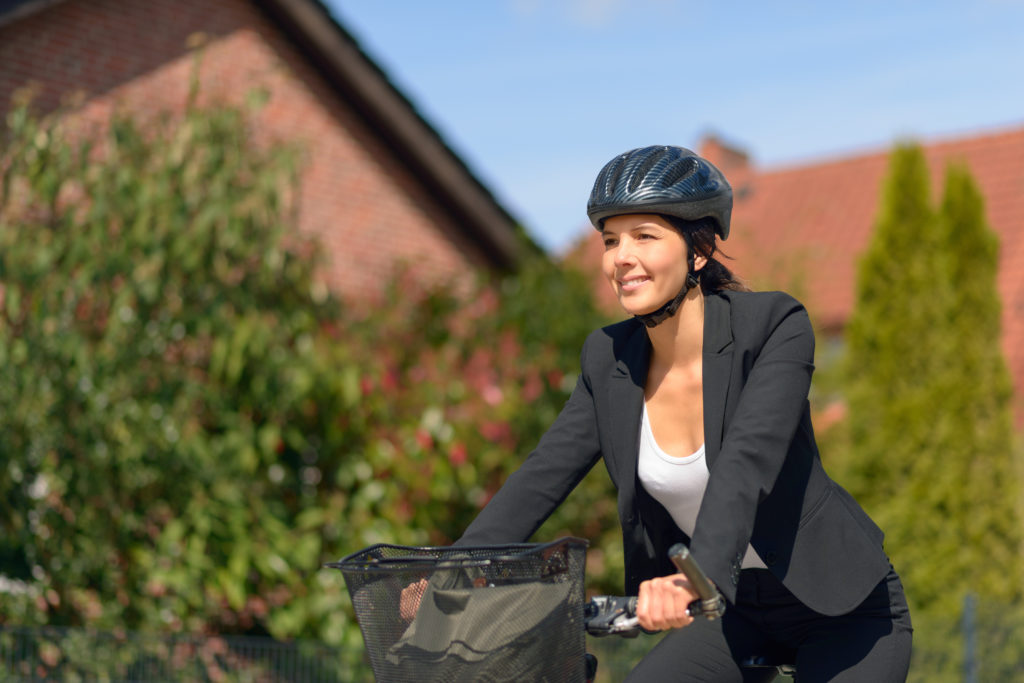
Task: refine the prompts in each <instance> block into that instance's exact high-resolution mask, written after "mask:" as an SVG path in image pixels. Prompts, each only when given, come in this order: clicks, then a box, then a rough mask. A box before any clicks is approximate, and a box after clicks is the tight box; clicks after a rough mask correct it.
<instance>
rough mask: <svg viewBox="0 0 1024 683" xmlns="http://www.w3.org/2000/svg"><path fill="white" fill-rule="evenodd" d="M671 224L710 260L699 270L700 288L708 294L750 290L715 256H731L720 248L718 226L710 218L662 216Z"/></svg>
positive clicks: (696, 251)
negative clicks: (684, 218)
mask: <svg viewBox="0 0 1024 683" xmlns="http://www.w3.org/2000/svg"><path fill="white" fill-rule="evenodd" d="M662 218H664V219H665V220H666V221H668V223H669V225H671V226H672V227H673V228H675V229H676V230H677V231H679V233H680V234H682V235H684V237H685V238H686V240H687V242H688V244H689V245H690V248H691V249H693V252H694V255H695V256H703V257H704V258H706V259H707V260H708V262H707V264H705V266H704V267H703V268H701V269H700V270H698V271H697V280H698V281H699V282H700V288H701V290H702V291H703V292H705V293H706V294H712V293H714V292H718V291H721V290H723V289H728V290H732V291H737V292H749V291H750V287H748V286H747V285H746V284H745V283H744V282H743V281H742V280H740V279H739V278H738V277H736V276H735V275H733V273H732V271H731V270H729V269H728V268H726V267H725V266H724V265H723V264H722V262H721V261H719V260H718V259H716V258H714V256H715V254H722V256H723V257H725V258H729V256H728V255H726V254H725V253H723V252H722V251H721V250H720V249H719V248H718V240H717V236H716V226H715V222H714V220H712V219H710V218H700V219H698V220H695V221H687V220H683V219H682V218H676V217H675V216H662Z"/></svg>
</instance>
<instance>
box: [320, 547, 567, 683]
mask: <svg viewBox="0 0 1024 683" xmlns="http://www.w3.org/2000/svg"><path fill="white" fill-rule="evenodd" d="M586 547H587V542H586V541H584V540H581V539H577V538H561V539H559V540H557V541H553V542H551V543H518V544H510V545H495V546H475V547H421V548H416V547H409V546H398V545H387V544H381V545H375V546H371V547H369V548H366V549H364V550H361V551H359V552H356V553H353V554H352V555H349V556H347V557H345V558H344V559H342V560H340V561H338V562H333V563H331V564H328V565H327V566H328V567H333V568H336V569H340V570H341V572H342V574H343V575H344V577H345V585H346V586H347V587H348V592H349V595H350V596H351V598H352V604H353V606H354V607H355V612H356V618H357V619H358V621H359V628H360V629H361V630H362V633H363V641H364V642H365V644H366V651H367V654H368V656H369V659H370V665H371V666H372V667H373V673H374V676H375V677H376V679H377V681H378V682H379V683H403V682H405V681H409V682H410V683H411V682H413V681H415V682H416V683H421V682H423V683H426V682H429V681H437V682H440V681H474V682H476V681H488V682H490V681H494V682H497V681H524V680H528V681H551V682H554V681H557V682H558V683H563V682H565V681H569V682H574V681H583V680H585V673H584V639H585V636H584V628H583V606H584V595H583V576H584V568H585V564H586ZM421 581H422V582H423V583H420V582H421ZM413 585H417V586H418V587H422V597H421V598H420V601H419V606H418V609H417V610H416V611H415V616H411V615H407V616H406V618H403V616H402V615H401V613H400V604H401V594H402V590H403V589H405V588H406V587H409V586H413ZM410 611H411V610H410Z"/></svg>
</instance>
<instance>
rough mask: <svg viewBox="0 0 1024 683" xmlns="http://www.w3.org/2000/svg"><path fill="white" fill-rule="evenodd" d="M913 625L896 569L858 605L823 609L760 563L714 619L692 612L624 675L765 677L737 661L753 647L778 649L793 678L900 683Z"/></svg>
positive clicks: (724, 682) (711, 682)
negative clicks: (839, 610)
mask: <svg viewBox="0 0 1024 683" xmlns="http://www.w3.org/2000/svg"><path fill="white" fill-rule="evenodd" d="M912 633H913V628H912V626H911V624H910V610H909V609H908V608H907V601H906V598H905V597H904V595H903V586H902V584H901V583H900V579H899V577H898V576H897V575H896V572H895V571H892V570H891V569H890V571H889V575H888V576H886V578H885V579H884V580H883V581H882V582H881V583H879V584H878V586H876V587H875V589H874V590H873V591H872V592H871V593H870V594H869V595H868V597H867V598H866V599H865V600H864V602H863V603H861V604H860V605H859V606H858V607H857V608H856V609H854V610H853V611H852V612H850V613H848V614H843V615H840V616H835V617H829V616H825V615H823V614H819V613H817V612H814V611H813V610H811V609H809V608H808V607H806V606H805V605H804V604H803V603H801V602H800V601H799V600H797V599H796V597H794V596H793V594H792V593H790V592H789V591H788V590H787V589H786V588H785V587H784V586H783V585H782V583H781V582H779V580H778V579H776V578H775V577H774V576H773V575H772V573H771V572H769V571H768V570H766V569H745V570H743V572H741V574H740V582H739V586H738V590H737V594H736V604H735V605H730V606H729V608H728V609H727V610H726V613H725V616H724V617H723V618H722V619H720V620H716V621H707V620H706V619H697V620H695V621H694V622H693V623H692V624H690V625H689V626H687V627H685V628H681V629H676V630H674V631H672V632H671V633H669V634H668V635H666V636H665V637H664V638H663V639H662V640H661V641H660V642H659V643H658V645H657V646H655V647H654V649H653V650H651V652H650V653H649V654H648V655H647V656H646V657H644V658H643V660H641V661H640V663H639V664H638V665H637V666H636V668H635V669H633V672H632V673H631V674H630V676H629V678H628V679H627V680H628V681H632V682H634V683H636V682H638V681H656V682H659V683H660V682H662V681H691V682H696V681H701V682H703V683H750V682H752V681H770V680H772V679H773V678H774V677H775V670H774V669H750V670H747V669H741V667H740V665H739V662H741V661H742V660H743V659H744V658H746V657H749V656H751V655H761V656H773V657H781V658H784V659H786V660H788V661H789V662H790V663H795V664H796V667H797V681H799V683H819V682H822V681H834V682H840V681H842V682H845V683H861V682H863V681H869V682H871V683H899V682H900V681H905V680H906V678H907V672H908V670H909V667H910V642H911V635H912Z"/></svg>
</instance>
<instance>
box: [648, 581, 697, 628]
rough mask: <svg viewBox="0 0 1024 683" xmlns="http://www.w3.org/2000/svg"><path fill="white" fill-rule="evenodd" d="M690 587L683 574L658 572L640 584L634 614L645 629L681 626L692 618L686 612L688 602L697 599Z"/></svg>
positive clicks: (687, 623) (688, 622)
mask: <svg viewBox="0 0 1024 683" xmlns="http://www.w3.org/2000/svg"><path fill="white" fill-rule="evenodd" d="M697 599H698V596H697V594H696V593H694V592H693V587H692V586H691V585H690V582H689V581H687V579H686V576H685V575H683V574H672V575H670V576H659V577H657V578H654V579H651V580H650V581H644V582H643V583H641V584H640V594H639V595H638V596H637V601H636V616H637V621H639V622H640V625H641V626H642V627H643V628H645V629H647V630H648V631H664V630H666V629H670V628H682V627H683V626H687V625H689V624H690V622H692V621H693V617H691V616H690V615H689V614H687V613H686V608H687V607H689V605H690V603H691V602H693V601H694V600H697Z"/></svg>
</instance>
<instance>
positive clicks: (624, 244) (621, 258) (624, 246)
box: [615, 240, 633, 266]
mask: <svg viewBox="0 0 1024 683" xmlns="http://www.w3.org/2000/svg"><path fill="white" fill-rule="evenodd" d="M632 262H633V247H632V245H631V244H630V242H629V240H620V241H619V244H618V246H616V247H615V265H617V266H619V265H628V264H631V263H632Z"/></svg>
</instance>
